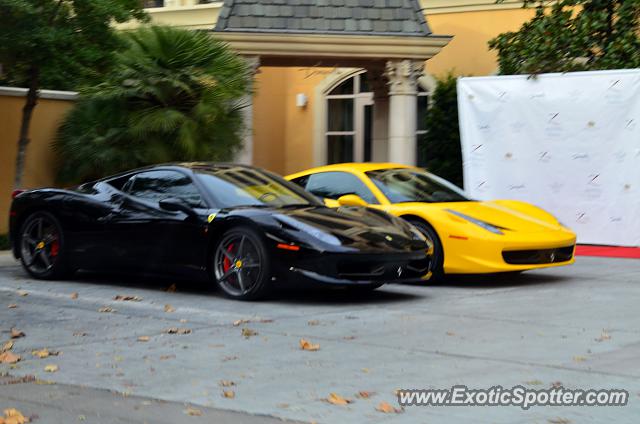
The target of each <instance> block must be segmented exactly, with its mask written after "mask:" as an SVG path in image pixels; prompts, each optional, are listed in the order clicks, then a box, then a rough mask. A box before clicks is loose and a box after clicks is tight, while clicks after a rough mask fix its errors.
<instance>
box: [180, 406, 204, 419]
mask: <svg viewBox="0 0 640 424" xmlns="http://www.w3.org/2000/svg"><path fill="white" fill-rule="evenodd" d="M184 413H185V414H187V415H189V416H192V417H200V416H202V411H201V410H199V409H196V408H192V407H190V406H189V407H187V409H185V410H184Z"/></svg>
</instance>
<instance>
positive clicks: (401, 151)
mask: <svg viewBox="0 0 640 424" xmlns="http://www.w3.org/2000/svg"><path fill="white" fill-rule="evenodd" d="M423 73H424V62H420V61H413V60H390V61H388V62H387V66H386V72H385V75H386V77H387V79H388V81H389V162H396V163H402V164H406V165H415V164H416V129H417V127H416V122H417V103H416V102H417V95H418V78H420V76H421V75H422V74H423Z"/></svg>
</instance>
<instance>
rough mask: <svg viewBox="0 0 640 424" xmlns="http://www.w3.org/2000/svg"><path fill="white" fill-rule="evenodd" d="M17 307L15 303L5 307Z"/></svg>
mask: <svg viewBox="0 0 640 424" xmlns="http://www.w3.org/2000/svg"><path fill="white" fill-rule="evenodd" d="M17 307H18V305H16V304H15V303H12V304H10V305H9V306H7V308H9V309H15V308H17Z"/></svg>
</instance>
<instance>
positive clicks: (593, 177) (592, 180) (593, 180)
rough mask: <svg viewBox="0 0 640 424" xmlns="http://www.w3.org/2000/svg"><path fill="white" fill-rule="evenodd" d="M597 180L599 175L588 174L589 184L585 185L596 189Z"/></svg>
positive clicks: (598, 182)
mask: <svg viewBox="0 0 640 424" xmlns="http://www.w3.org/2000/svg"><path fill="white" fill-rule="evenodd" d="M598 178H600V174H590V175H589V182H588V183H587V184H589V185H591V186H595V187H598V186H599V185H600V181H598Z"/></svg>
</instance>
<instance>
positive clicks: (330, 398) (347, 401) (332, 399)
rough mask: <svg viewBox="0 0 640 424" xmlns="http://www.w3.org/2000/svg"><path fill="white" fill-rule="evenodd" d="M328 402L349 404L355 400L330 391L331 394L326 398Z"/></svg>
mask: <svg viewBox="0 0 640 424" xmlns="http://www.w3.org/2000/svg"><path fill="white" fill-rule="evenodd" d="M326 401H327V402H329V403H332V404H334V405H348V404H350V403H352V402H353V401H352V400H351V399H346V398H343V397H342V396H340V395H339V394H336V393H329V396H328V397H327V399H326Z"/></svg>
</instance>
